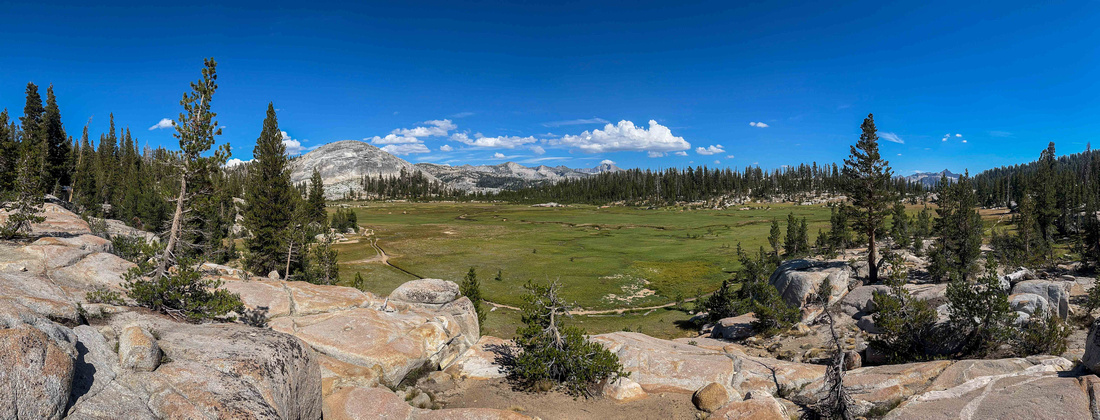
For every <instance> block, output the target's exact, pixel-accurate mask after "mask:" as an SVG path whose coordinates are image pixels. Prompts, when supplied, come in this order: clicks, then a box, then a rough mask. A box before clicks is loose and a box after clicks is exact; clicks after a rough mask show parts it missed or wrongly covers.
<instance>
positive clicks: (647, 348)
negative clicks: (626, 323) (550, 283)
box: [592, 332, 739, 393]
mask: <svg viewBox="0 0 1100 420" xmlns="http://www.w3.org/2000/svg"><path fill="white" fill-rule="evenodd" d="M592 339H593V340H594V341H596V342H598V343H600V344H603V345H604V347H607V349H608V350H610V351H611V352H612V353H615V354H616V355H617V356H618V357H619V362H620V363H622V365H623V369H624V370H626V371H627V372H630V379H631V380H633V381H634V382H637V383H638V384H639V385H641V387H642V389H644V390H645V391H646V392H651V393H652V392H681V393H692V392H695V390H697V389H699V388H701V387H703V386H705V385H707V384H709V383H711V382H717V383H719V384H721V385H722V386H725V387H731V386H732V385H733V382H734V377H735V376H736V375H737V373H738V371H739V368H738V367H737V366H736V365H735V363H734V360H733V359H731V358H730V357H727V356H726V355H725V354H723V353H722V352H719V351H714V350H708V349H704V348H701V347H696V346H692V345H688V344H680V343H676V342H673V341H668V340H662V339H659V338H653V337H650V336H648V335H645V334H640V333H631V332H614V333H608V334H600V335H596V336H593V337H592Z"/></svg>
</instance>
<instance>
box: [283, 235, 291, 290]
mask: <svg viewBox="0 0 1100 420" xmlns="http://www.w3.org/2000/svg"><path fill="white" fill-rule="evenodd" d="M292 255H294V241H293V240H291V241H290V246H289V247H287V249H286V271H283V280H287V281H289V280H290V257H291V256H292Z"/></svg>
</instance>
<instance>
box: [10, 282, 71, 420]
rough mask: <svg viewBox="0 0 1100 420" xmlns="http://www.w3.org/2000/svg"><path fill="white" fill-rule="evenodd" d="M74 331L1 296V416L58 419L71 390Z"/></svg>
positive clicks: (63, 410)
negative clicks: (4, 299)
mask: <svg viewBox="0 0 1100 420" xmlns="http://www.w3.org/2000/svg"><path fill="white" fill-rule="evenodd" d="M75 343H76V337H75V335H73V333H72V331H71V330H69V329H68V328H65V327H63V326H61V325H58V324H56V323H54V322H52V321H50V320H47V319H45V318H42V317H40V316H38V315H36V314H34V313H33V312H32V311H31V310H30V309H29V308H27V307H25V306H22V305H19V304H18V303H14V302H10V301H2V300H0V418H5V419H59V418H61V417H62V416H64V415H65V407H66V405H67V404H68V401H69V394H70V393H71V391H72V381H73V362H74V358H75V357H76V354H77V353H76V345H75Z"/></svg>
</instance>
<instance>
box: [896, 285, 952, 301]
mask: <svg viewBox="0 0 1100 420" xmlns="http://www.w3.org/2000/svg"><path fill="white" fill-rule="evenodd" d="M903 287H904V288H905V289H906V290H908V291H909V294H910V296H912V297H913V299H916V300H925V301H928V302H929V304H930V305H932V306H939V305H942V304H944V303H947V284H946V283H931V284H913V283H907V284H905V286H903Z"/></svg>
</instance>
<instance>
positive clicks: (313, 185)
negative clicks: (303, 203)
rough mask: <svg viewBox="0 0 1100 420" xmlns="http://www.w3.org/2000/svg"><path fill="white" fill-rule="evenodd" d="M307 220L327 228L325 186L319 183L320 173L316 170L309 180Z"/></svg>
mask: <svg viewBox="0 0 1100 420" xmlns="http://www.w3.org/2000/svg"><path fill="white" fill-rule="evenodd" d="M308 205H309V218H310V221H312V222H314V223H317V224H318V225H319V226H321V227H322V228H324V227H326V226H328V216H327V213H325V184H324V183H323V182H322V181H321V173H320V172H318V171H317V169H316V168H314V169H313V175H312V176H310V178H309V199H308Z"/></svg>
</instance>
